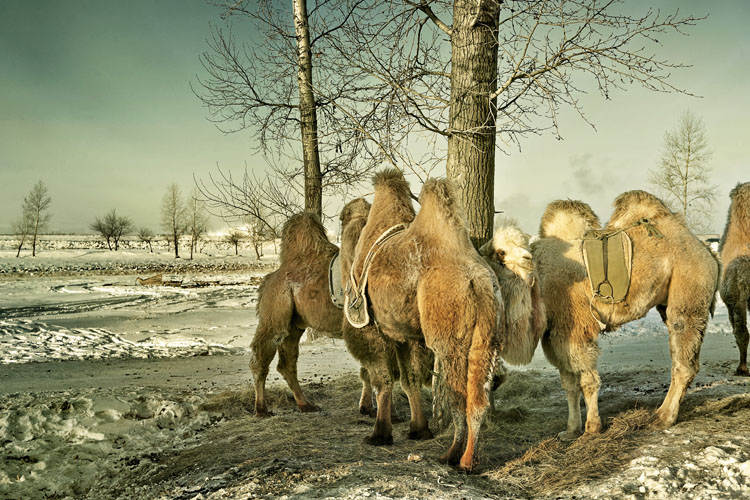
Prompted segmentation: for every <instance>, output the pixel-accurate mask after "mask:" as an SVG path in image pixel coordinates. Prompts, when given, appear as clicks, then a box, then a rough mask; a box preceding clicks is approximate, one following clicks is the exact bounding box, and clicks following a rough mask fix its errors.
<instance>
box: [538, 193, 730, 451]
mask: <svg viewBox="0 0 750 500" xmlns="http://www.w3.org/2000/svg"><path fill="white" fill-rule="evenodd" d="M614 207H615V210H614V213H613V214H612V217H611V219H610V221H609V223H608V224H607V226H606V228H605V229H606V230H612V231H616V230H624V231H625V232H627V234H628V235H629V236H630V238H631V240H632V242H633V263H632V269H633V271H632V276H631V283H630V289H629V291H628V294H627V296H626V298H625V300H624V301H623V302H619V303H615V304H610V303H607V302H604V301H600V300H598V299H593V300H592V292H591V288H590V286H589V284H588V281H587V277H586V269H585V267H584V265H583V259H582V255H581V238H582V237H583V235H584V233H585V232H586V231H587V230H588V229H599V228H600V226H599V222H598V219H597V217H596V215H595V214H594V213H593V211H592V210H591V208H590V207H589V206H588V205H586V204H585V203H582V202H579V201H556V202H553V203H551V204H550V205H549V206H548V207H547V210H546V211H545V213H544V216H543V217H542V222H541V226H540V230H539V233H540V239H539V240H538V241H537V242H535V243H534V244H533V245H532V253H533V256H534V260H535V262H536V265H537V266H538V269H539V275H540V279H541V286H542V297H543V300H544V303H545V306H546V308H547V314H548V325H547V333H546V334H545V337H544V338H543V340H542V347H543V348H544V353H545V355H546V357H547V359H548V360H549V361H550V362H551V363H552V364H553V365H554V366H555V367H557V368H558V370H559V371H560V379H561V381H562V385H563V388H564V389H565V392H566V395H567V398H568V426H567V430H566V431H565V432H563V433H561V437H562V438H564V439H573V438H575V437H577V436H578V435H580V433H581V413H580V397H581V394H583V397H584V400H585V402H586V408H587V418H586V428H585V429H586V432H587V433H594V432H599V430H600V428H601V420H600V418H599V411H598V402H597V398H598V392H599V385H600V382H599V374H598V371H597V369H596V361H597V358H598V356H599V348H598V346H597V338H598V335H599V332H600V330H601V327H600V324H599V321H601V323H602V324H603V325H604V326H605V328H607V329H608V330H610V329H614V328H617V327H619V326H621V325H623V324H624V323H627V322H629V321H633V320H635V319H639V318H642V317H643V316H645V315H646V313H647V312H648V311H649V310H650V309H651V308H654V307H656V309H657V311H659V314H660V315H661V317H662V320H663V321H664V322H665V323H666V325H667V328H668V330H669V348H670V354H671V357H672V379H671V383H670V387H669V391H668V392H667V396H666V397H665V398H664V401H663V403H662V405H661V406H660V407H659V408H658V409H657V410H656V418H655V420H654V423H653V426H654V427H655V428H658V429H663V428H666V427H669V426H671V425H672V424H674V422H675V421H676V420H677V414H678V411H679V405H680V402H681V401H682V398H683V397H684V395H685V392H686V390H687V387H688V386H689V385H690V383H691V382H692V380H693V378H694V377H695V374H696V373H697V372H698V368H699V354H700V347H701V344H702V342H703V334H704V332H705V329H706V324H707V322H708V315H709V312H711V313H713V307H714V297H715V294H716V290H717V284H718V275H719V265H718V262H717V261H716V259H715V258H714V257H713V256H712V254H711V252H710V251H709V250H708V249H707V248H706V247H705V246H704V245H703V244H702V243H701V242H700V241H699V240H698V239H697V238H696V237H695V236H694V235H693V234H692V233H690V231H689V230H688V229H687V227H686V226H685V223H684V221H683V220H682V219H681V218H680V217H679V216H676V215H675V214H673V213H672V212H671V211H670V210H669V209H667V207H666V206H665V205H664V204H663V203H662V202H661V201H660V200H659V199H658V198H656V197H655V196H653V195H651V194H649V193H646V192H645V191H629V192H626V193H623V194H622V195H620V196H619V197H617V199H616V200H615V203H614ZM642 219H648V220H649V221H650V226H649V225H644V224H638V222H639V221H641V220H642ZM653 228H655V229H656V231H655V232H654V231H650V229H653ZM595 316H596V318H595ZM597 319H598V320H599V321H597Z"/></svg>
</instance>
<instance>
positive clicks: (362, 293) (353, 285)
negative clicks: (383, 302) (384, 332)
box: [344, 223, 407, 328]
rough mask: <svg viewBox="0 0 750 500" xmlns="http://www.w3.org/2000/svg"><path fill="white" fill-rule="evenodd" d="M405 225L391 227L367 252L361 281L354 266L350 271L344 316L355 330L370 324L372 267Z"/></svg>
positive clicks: (345, 294)
mask: <svg viewBox="0 0 750 500" xmlns="http://www.w3.org/2000/svg"><path fill="white" fill-rule="evenodd" d="M406 227H407V225H406V224H405V223H401V224H396V225H395V226H391V227H389V228H388V229H386V231H385V232H384V233H383V234H381V235H380V236H379V237H378V239H377V240H375V243H373V244H372V246H371V247H370V250H369V251H368V252H367V256H366V257H365V262H364V264H363V265H362V273H361V274H360V275H359V279H357V278H356V277H355V276H354V266H353V265H352V268H351V269H350V270H349V281H348V283H347V284H346V290H345V291H344V315H345V316H346V319H347V321H349V323H350V324H351V325H352V326H353V327H354V328H363V327H365V326H367V325H368V324H369V323H370V315H369V313H368V312H367V295H366V290H367V277H368V275H369V273H370V265H371V264H372V260H373V259H374V258H375V256H376V255H377V254H378V252H379V251H380V250H381V249H382V248H383V247H384V246H385V244H386V243H387V242H388V241H389V240H391V238H393V237H394V236H396V235H397V234H400V233H402V232H403V231H404V230H405V229H406Z"/></svg>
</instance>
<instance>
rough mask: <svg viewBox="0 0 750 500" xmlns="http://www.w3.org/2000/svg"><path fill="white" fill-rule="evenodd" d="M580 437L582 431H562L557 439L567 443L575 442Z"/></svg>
mask: <svg viewBox="0 0 750 500" xmlns="http://www.w3.org/2000/svg"><path fill="white" fill-rule="evenodd" d="M579 437H581V431H562V432H561V433H559V434H558V435H557V439H559V440H560V441H562V442H565V443H569V442H571V441H575V440H576V439H578V438H579Z"/></svg>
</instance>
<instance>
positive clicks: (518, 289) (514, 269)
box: [479, 226, 547, 365]
mask: <svg viewBox="0 0 750 500" xmlns="http://www.w3.org/2000/svg"><path fill="white" fill-rule="evenodd" d="M479 254H480V255H481V256H482V257H484V260H485V261H486V262H487V264H489V266H490V268H492V270H493V271H494V273H495V276H497V280H498V283H499V285H500V291H501V296H502V299H503V304H504V306H505V318H504V319H505V338H504V341H503V343H502V344H501V347H500V357H501V358H502V359H503V361H505V362H507V363H509V364H511V365H527V364H529V363H531V359H532V358H533V356H534V351H536V348H537V346H538V345H539V340H540V339H541V338H542V335H543V334H544V331H545V329H546V327H547V314H546V309H545V307H544V302H543V300H542V290H541V287H540V285H539V275H538V271H537V269H536V268H535V266H534V263H533V259H532V255H531V251H530V247H529V235H527V234H525V233H523V232H522V231H521V230H520V229H518V228H517V227H514V226H503V227H499V228H498V229H496V230H495V234H494V236H493V238H492V240H490V241H488V242H487V243H485V244H484V245H482V247H480V249H479Z"/></svg>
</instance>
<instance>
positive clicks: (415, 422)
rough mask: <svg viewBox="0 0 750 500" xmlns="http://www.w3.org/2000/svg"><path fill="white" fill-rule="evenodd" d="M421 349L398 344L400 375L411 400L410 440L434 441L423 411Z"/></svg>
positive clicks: (407, 395) (408, 344)
mask: <svg viewBox="0 0 750 500" xmlns="http://www.w3.org/2000/svg"><path fill="white" fill-rule="evenodd" d="M420 353H421V349H420V348H419V345H418V344H416V343H415V342H403V343H399V344H396V357H397V360H398V369H399V373H400V377H399V380H400V382H401V388H402V389H403V390H404V392H405V393H406V397H408V398H409V409H410V410H411V420H409V433H408V435H407V437H408V438H409V439H420V440H421V439H432V431H430V427H429V425H428V423H427V419H426V418H425V416H424V411H423V410H422V377H421V373H422V372H421V366H420V363H421V359H420Z"/></svg>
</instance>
